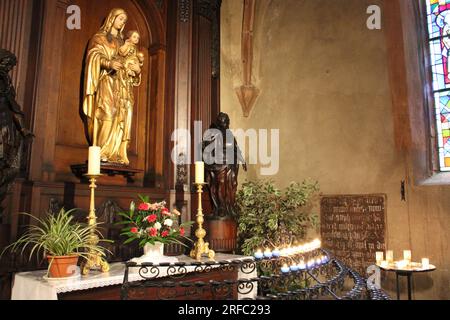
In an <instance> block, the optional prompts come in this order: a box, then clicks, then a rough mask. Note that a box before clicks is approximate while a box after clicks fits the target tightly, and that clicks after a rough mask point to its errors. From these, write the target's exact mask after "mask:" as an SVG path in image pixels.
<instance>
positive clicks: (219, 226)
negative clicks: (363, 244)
mask: <svg viewBox="0 0 450 320" xmlns="http://www.w3.org/2000/svg"><path fill="white" fill-rule="evenodd" d="M206 224H207V230H208V232H207V237H208V242H209V246H210V248H211V249H213V250H214V251H215V252H221V253H233V252H234V251H236V247H237V223H236V221H234V219H233V218H230V217H214V216H208V217H206Z"/></svg>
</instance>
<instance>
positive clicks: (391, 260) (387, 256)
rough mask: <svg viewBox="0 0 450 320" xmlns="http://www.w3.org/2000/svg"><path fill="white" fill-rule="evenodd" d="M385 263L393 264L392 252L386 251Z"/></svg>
mask: <svg viewBox="0 0 450 320" xmlns="http://www.w3.org/2000/svg"><path fill="white" fill-rule="evenodd" d="M386 261H387V262H388V263H392V262H394V251H392V250H388V251H386Z"/></svg>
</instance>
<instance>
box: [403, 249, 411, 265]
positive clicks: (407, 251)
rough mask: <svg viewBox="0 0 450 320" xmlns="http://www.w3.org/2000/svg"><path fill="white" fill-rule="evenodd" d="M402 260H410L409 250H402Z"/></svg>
mask: <svg viewBox="0 0 450 320" xmlns="http://www.w3.org/2000/svg"><path fill="white" fill-rule="evenodd" d="M403 260H406V261H408V262H411V250H403Z"/></svg>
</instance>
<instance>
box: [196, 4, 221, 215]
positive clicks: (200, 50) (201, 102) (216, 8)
mask: <svg viewBox="0 0 450 320" xmlns="http://www.w3.org/2000/svg"><path fill="white" fill-rule="evenodd" d="M220 5H221V1H219V0H196V1H195V6H194V16H193V34H192V39H193V40H192V42H193V48H194V49H193V55H192V68H193V71H192V110H191V117H192V122H191V130H192V132H193V131H194V121H202V134H203V132H204V131H205V130H206V129H208V128H209V126H210V125H211V123H212V122H213V121H214V120H215V118H216V116H217V114H218V112H219V109H220V103H219V101H220V97H219V96H215V95H218V94H220V91H219V90H218V86H220V68H218V65H217V63H216V64H214V63H213V62H214V59H217V58H220V54H219V53H217V52H214V51H213V50H217V49H219V50H220V40H219V39H220V34H215V33H214V32H219V30H220V25H219V24H220V19H219V16H220ZM215 24H217V26H214V25H215ZM217 41H219V44H217ZM194 143H195V142H194V141H192V150H194ZM194 171H195V169H194V168H193V167H191V168H190V172H191V176H194ZM192 191H193V194H192V196H193V197H195V198H194V199H195V201H193V203H192V219H193V220H195V215H196V209H197V195H196V194H195V191H194V190H192ZM202 202H203V207H204V213H205V214H208V213H210V212H211V204H210V199H209V195H208V192H207V189H205V190H204V194H203V196H202Z"/></svg>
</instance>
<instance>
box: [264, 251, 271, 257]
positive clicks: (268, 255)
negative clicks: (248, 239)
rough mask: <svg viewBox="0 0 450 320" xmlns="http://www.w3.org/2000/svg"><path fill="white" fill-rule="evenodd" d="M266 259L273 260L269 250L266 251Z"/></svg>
mask: <svg viewBox="0 0 450 320" xmlns="http://www.w3.org/2000/svg"><path fill="white" fill-rule="evenodd" d="M264 257H266V258H272V251H270V250H269V249H266V251H264Z"/></svg>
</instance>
